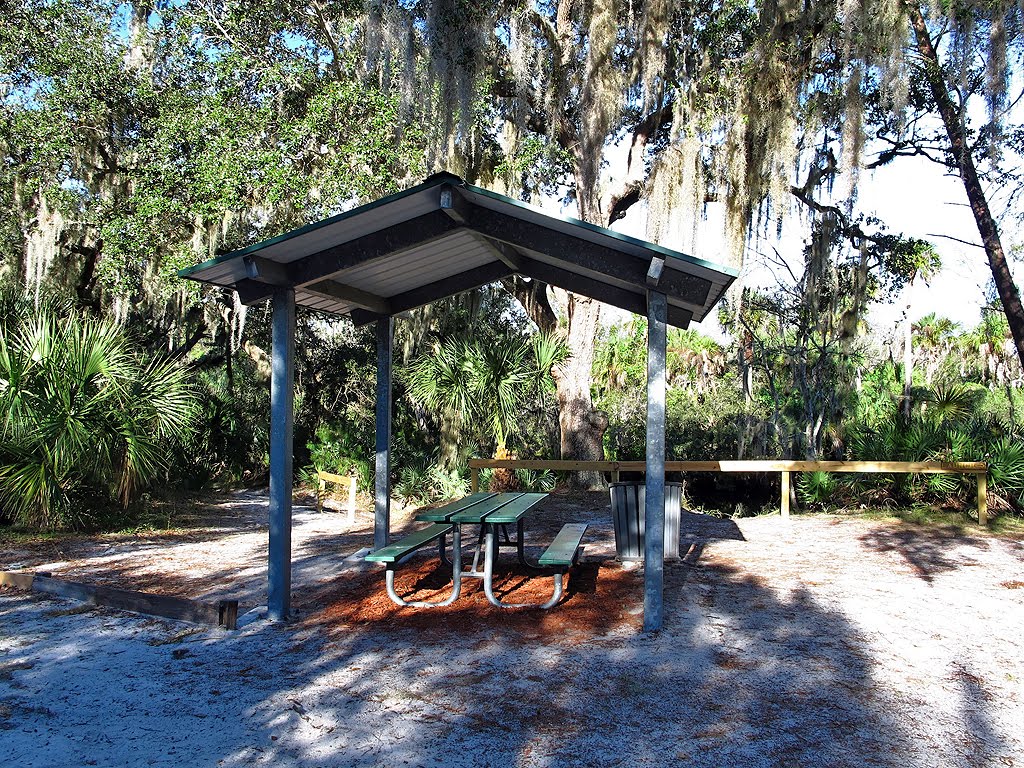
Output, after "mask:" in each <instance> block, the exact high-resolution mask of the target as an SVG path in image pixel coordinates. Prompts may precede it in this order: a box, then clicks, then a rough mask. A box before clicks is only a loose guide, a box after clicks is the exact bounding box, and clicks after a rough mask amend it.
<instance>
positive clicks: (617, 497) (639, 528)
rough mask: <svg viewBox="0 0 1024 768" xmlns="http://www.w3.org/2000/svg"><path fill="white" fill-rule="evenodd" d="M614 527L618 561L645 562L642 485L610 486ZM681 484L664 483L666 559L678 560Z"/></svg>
mask: <svg viewBox="0 0 1024 768" xmlns="http://www.w3.org/2000/svg"><path fill="white" fill-rule="evenodd" d="M608 492H609V494H610V495H611V501H612V518H613V521H614V523H615V556H616V557H617V558H618V559H619V560H643V559H644V509H645V505H644V501H645V498H644V497H645V495H646V488H645V486H644V484H643V483H612V484H611V485H609V486H608ZM682 501H683V484H682V483H665V559H666V560H678V559H679V521H680V518H681V516H682V515H681V512H680V510H681V508H682Z"/></svg>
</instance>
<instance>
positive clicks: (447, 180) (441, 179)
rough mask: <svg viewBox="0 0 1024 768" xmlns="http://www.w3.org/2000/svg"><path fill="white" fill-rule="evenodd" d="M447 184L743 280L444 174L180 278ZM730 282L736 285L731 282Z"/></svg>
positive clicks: (721, 269) (721, 267)
mask: <svg viewBox="0 0 1024 768" xmlns="http://www.w3.org/2000/svg"><path fill="white" fill-rule="evenodd" d="M444 184H451V185H452V186H458V187H462V188H464V189H466V190H468V191H470V192H472V193H474V194H477V195H481V196H483V197H489V198H491V199H492V200H497V201H499V202H502V203H505V204H507V205H510V206H513V207H515V208H520V209H522V210H524V211H530V212H531V213H536V214H539V215H541V216H544V217H546V218H549V219H554V220H555V221H560V222H562V223H564V224H569V225H571V226H573V227H580V228H582V229H586V230H588V231H590V232H594V233H597V234H600V235H604V236H605V237H608V238H611V239H613V240H618V241H619V242H622V243H628V244H630V245H634V246H637V247H639V248H643V249H644V250H648V251H653V252H654V253H658V254H661V255H662V256H668V257H671V258H674V259H678V260H680V261H684V262H687V263H689V264H693V265H694V266H698V267H703V268H705V269H710V270H712V271H715V272H720V273H722V274H725V275H727V276H728V277H730V278H733V279H735V278H736V277H738V276H739V271H738V270H736V269H734V268H733V267H727V266H725V265H723V264H716V263H714V262H711V261H705V260H704V259H698V258H697V257H695V256H690V255H689V254H686V253H683V252H681V251H673V250H672V249H670V248H665V247H663V246H660V245H658V244H657V243H651V242H648V241H646V240H641V239H639V238H636V237H631V236H629V235H624V234H622V233H621V232H616V231H614V230H612V229H608V228H606V227H601V226H598V225H596V224H591V223H590V222H587V221H582V220H580V219H576V218H573V217H571V216H565V215H563V214H561V213H549V212H547V211H545V210H542V209H540V208H538V207H536V206H534V205H530V204H529V203H524V202H522V201H521V200H516V199H515V198H513V197H508V196H507V195H502V194H499V193H498V192H492V191H491V190H489V189H484V188H483V187H475V186H473V185H471V184H469V183H467V182H466V181H465V180H463V179H462V178H460V177H458V176H456V175H455V174H452V173H445V172H442V173H436V174H434V175H432V176H429V177H427V178H426V179H425V180H424V181H422V182H421V183H419V184H417V185H416V186H413V187H410V188H409V189H405V190H402V191H401V192H395V193H393V194H391V195H387V196H386V197H382V198H380V199H379V200H374V201H373V202H370V203H365V204H363V205H360V206H357V207H355V208H352V209H351V210H348V211H345V212H343V213H339V214H337V215H335V216H331V217H330V218H327V219H323V220H322V221H316V222H313V223H311V224H306V225H305V226H302V227H299V228H298V229H293V230H290V231H288V232H285V233H283V234H280V235H277V236H275V237H272V238H270V239H268V240H262V241H260V242H258V243H255V244H253V245H249V246H246V247H245V248H240V249H238V250H235V251H231V252H229V253H225V254H221V255H220V256H216V257H214V258H212V259H208V260H207V261H204V262H202V263H200V264H196V265H195V266H193V267H186V268H184V269H181V270H179V271H178V277H183V278H188V277H191V276H192V275H194V274H196V273H197V272H201V271H202V270H205V269H208V268H210V267H213V266H216V265H217V264H222V263H224V262H226V261H231V260H232V259H237V258H238V257H239V256H245V255H247V254H251V253H256V252H258V251H261V250H263V249H264V248H269V247H270V246H272V245H277V244H278V243H283V242H286V241H288V240H291V239H292V238H295V237H299V236H301V235H304V234H307V233H309V232H315V231H316V230H318V229H321V228H322V227H327V226H330V225H331V224H336V223H338V222H339V221H344V220H346V219H350V218H353V217H355V216H359V215H361V214H363V213H367V212H369V211H372V210H374V209H375V208H379V207H381V206H384V205H387V204H389V203H393V202H395V201H397V200H401V199H402V198H405V197H410V196H411V195H415V194H417V193H419V192H422V191H424V190H426V189H430V188H432V187H439V186H442V185H444ZM729 282H732V281H731V280H730V281H729Z"/></svg>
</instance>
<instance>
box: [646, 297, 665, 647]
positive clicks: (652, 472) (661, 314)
mask: <svg viewBox="0 0 1024 768" xmlns="http://www.w3.org/2000/svg"><path fill="white" fill-rule="evenodd" d="M667 320H668V301H667V299H666V298H665V294H663V293H658V292H657V291H648V292H647V472H646V481H645V488H644V496H645V497H646V503H645V505H644V507H645V509H644V528H645V531H644V631H645V632H651V631H654V630H657V629H661V623H662V595H663V592H664V586H665V573H664V568H665V347H666V342H667V333H668V331H667V328H666V323H667Z"/></svg>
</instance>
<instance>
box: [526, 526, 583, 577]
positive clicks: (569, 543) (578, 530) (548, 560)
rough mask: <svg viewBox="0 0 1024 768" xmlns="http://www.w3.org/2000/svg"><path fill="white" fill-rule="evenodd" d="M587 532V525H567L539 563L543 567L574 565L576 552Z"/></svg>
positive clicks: (545, 551)
mask: <svg viewBox="0 0 1024 768" xmlns="http://www.w3.org/2000/svg"><path fill="white" fill-rule="evenodd" d="M586 532H587V524H586V523H566V524H565V525H563V526H562V530H560V531H559V532H558V535H557V536H555V540H554V541H552V542H551V546H549V547H548V548H547V549H546V550H544V554H542V555H541V556H540V560H539V561H538V562H539V563H540V564H541V565H564V566H569V565H572V563H573V560H574V559H575V558H576V550H578V549H579V548H580V542H582V541H583V535H584V534H585V533H586Z"/></svg>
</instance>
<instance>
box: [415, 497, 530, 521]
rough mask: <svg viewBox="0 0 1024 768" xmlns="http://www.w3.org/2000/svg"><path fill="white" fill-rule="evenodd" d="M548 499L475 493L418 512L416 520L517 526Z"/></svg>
mask: <svg viewBox="0 0 1024 768" xmlns="http://www.w3.org/2000/svg"><path fill="white" fill-rule="evenodd" d="M547 496H548V494H546V493H474V494H470V495H469V496H466V497H465V498H463V499H459V500H458V501H453V502H452V503H451V504H445V505H444V506H443V507H439V508H437V509H431V510H428V511H426V512H421V513H420V514H418V515H416V519H417V520H425V521H429V522H444V523H477V524H479V523H482V522H485V521H486V522H488V523H516V522H519V520H520V519H521V518H522V517H523V516H524V515H525V514H526V513H527V512H529V511H530V510H532V509H534V508H535V507H536V506H537V505H538V504H540V503H541V502H542V501H543V500H544V499H546V498H547Z"/></svg>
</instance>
